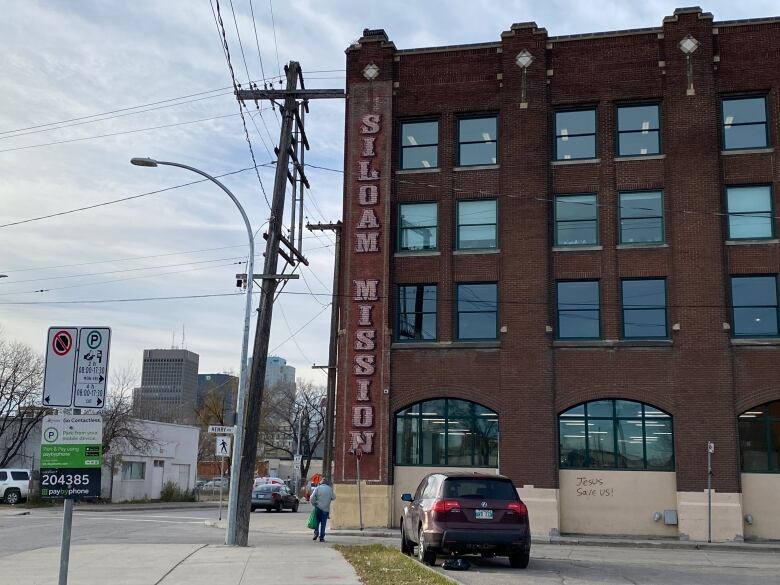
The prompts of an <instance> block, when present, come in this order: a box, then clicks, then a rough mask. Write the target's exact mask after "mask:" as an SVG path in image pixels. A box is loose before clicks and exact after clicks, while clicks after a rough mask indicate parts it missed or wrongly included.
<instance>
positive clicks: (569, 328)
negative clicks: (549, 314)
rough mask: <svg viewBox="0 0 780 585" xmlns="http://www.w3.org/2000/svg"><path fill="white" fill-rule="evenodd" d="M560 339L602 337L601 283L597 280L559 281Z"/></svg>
mask: <svg viewBox="0 0 780 585" xmlns="http://www.w3.org/2000/svg"><path fill="white" fill-rule="evenodd" d="M556 290H557V295H556V298H557V302H558V306H557V313H558V339H598V338H600V337H601V315H600V303H599V283H598V281H597V280H580V281H564V282H558V283H557V286H556Z"/></svg>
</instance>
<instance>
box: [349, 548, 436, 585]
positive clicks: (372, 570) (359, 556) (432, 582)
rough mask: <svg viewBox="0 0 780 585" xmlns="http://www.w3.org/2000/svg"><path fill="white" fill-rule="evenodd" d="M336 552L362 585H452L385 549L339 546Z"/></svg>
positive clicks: (417, 564)
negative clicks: (344, 559)
mask: <svg viewBox="0 0 780 585" xmlns="http://www.w3.org/2000/svg"><path fill="white" fill-rule="evenodd" d="M335 549H336V550H338V551H339V552H340V553H341V554H342V555H344V558H346V559H347V560H348V561H349V562H350V563H351V564H352V566H353V567H355V571H357V574H358V576H359V577H360V580H361V581H362V582H363V583H364V585H387V584H388V583H392V584H393V585H452V581H450V580H449V579H446V578H445V577H442V576H441V575H439V574H437V573H435V572H433V571H432V570H430V569H428V568H426V567H423V566H422V565H421V564H420V563H418V562H417V561H416V560H414V559H412V558H411V557H407V556H406V555H403V554H401V552H400V551H398V550H395V549H392V548H389V547H387V546H382V545H379V544H372V545H370V546H358V545H343V544H340V545H336V547H335Z"/></svg>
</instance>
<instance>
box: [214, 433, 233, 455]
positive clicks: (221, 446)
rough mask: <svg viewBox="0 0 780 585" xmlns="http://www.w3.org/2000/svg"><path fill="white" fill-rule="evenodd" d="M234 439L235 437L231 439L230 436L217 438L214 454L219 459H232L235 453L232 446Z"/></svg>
mask: <svg viewBox="0 0 780 585" xmlns="http://www.w3.org/2000/svg"><path fill="white" fill-rule="evenodd" d="M232 439H233V437H231V436H230V435H227V436H224V437H216V444H215V450H214V454H215V455H216V456H217V457H230V454H231V453H232V452H233V451H232V450H231V446H230V443H231V442H232Z"/></svg>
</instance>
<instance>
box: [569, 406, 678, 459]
mask: <svg viewBox="0 0 780 585" xmlns="http://www.w3.org/2000/svg"><path fill="white" fill-rule="evenodd" d="M604 401H609V402H611V407H612V415H611V417H606V416H590V415H589V414H588V405H589V404H592V403H594V402H604ZM618 401H621V402H633V403H635V404H638V405H640V406H641V407H642V414H641V416H639V417H637V416H618V415H617V403H618ZM579 406H582V407H583V415H582V417H581V418H580V417H576V418H575V417H571V419H570V420H578V421H580V420H581V421H583V422H584V431H585V435H584V438H585V460H584V463H585V464H584V465H583V466H578V467H574V466H572V467H562V466H561V461H562V455H563V450H562V446H563V445H562V441H561V421H562V420H566V419H562V418H561V417H562V415H564V414H565V413H567V412H569V411H570V410H573V409H574V408H577V407H579ZM647 407H650V408H652V409H654V410H657V411H659V412H661V413H663V414H664V415H666V417H664V420H669V421H670V428H671V432H672V442H671V444H672V456H671V461H670V467H669V468H667V469H654V468H651V469H649V468H648V459H647V425H646V423H647V420H648V416H647V414H646V408H647ZM667 417H668V418H667ZM640 418H641V420H642V468H641V469H640V468H636V467H620V466H619V465H618V455H619V449H618V430H617V429H618V426H619V423H620V421H636V420H638V419H640ZM653 418H654V417H650V420H653ZM589 419H592V420H602V421H604V420H611V421H612V445H613V460H614V461H613V465H612V466H611V467H594V466H591V465H590V440H589V439H590V437H589V435H588V430H589V429H588V420H589ZM556 421H557V423H558V424H557V439H558V470H559V471H564V470H573V471H577V470H588V471H639V472H648V471H650V472H661V473H676V472H677V456H676V455H677V454H676V450H675V441H674V439H675V437H674V435H675V428H674V417H673V416H672V415H671V414H670V413H669V412H667V411H665V410H664V409H662V408H659V407H657V406H655V405H653V404H649V403H647V402H641V401H639V400H633V399H628V398H596V399H594V400H588V401H585V402H579V403H577V404H573V405H572V406H569V407H568V408H567V409H565V410H563V411H561V412H559V413H558V415H557V416H556Z"/></svg>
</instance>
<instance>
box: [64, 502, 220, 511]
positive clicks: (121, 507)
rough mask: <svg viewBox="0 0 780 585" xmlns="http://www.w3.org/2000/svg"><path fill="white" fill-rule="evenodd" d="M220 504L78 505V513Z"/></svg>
mask: <svg viewBox="0 0 780 585" xmlns="http://www.w3.org/2000/svg"><path fill="white" fill-rule="evenodd" d="M217 507H219V502H170V503H164V504H152V503H150V504H87V505H83V506H79V505H78V504H76V506H74V510H75V511H76V512H149V511H151V510H199V509H206V508H217Z"/></svg>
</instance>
